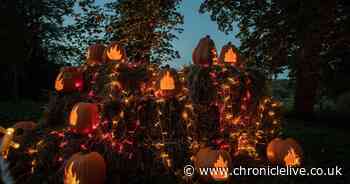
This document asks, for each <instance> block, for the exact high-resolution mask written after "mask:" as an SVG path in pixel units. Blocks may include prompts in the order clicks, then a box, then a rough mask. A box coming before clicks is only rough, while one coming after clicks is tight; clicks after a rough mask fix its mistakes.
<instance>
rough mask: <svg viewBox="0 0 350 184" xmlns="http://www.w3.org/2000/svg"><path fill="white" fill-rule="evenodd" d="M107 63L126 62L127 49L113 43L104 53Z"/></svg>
mask: <svg viewBox="0 0 350 184" xmlns="http://www.w3.org/2000/svg"><path fill="white" fill-rule="evenodd" d="M104 60H105V61H106V62H124V61H125V60H126V52H125V49H124V48H123V47H122V46H121V45H120V44H119V43H118V42H112V43H111V44H109V45H108V47H107V48H106V49H105V52H104Z"/></svg>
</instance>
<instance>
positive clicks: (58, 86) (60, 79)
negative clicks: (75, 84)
mask: <svg viewBox="0 0 350 184" xmlns="http://www.w3.org/2000/svg"><path fill="white" fill-rule="evenodd" d="M55 89H56V90H57V91H62V90H63V73H62V72H61V73H59V74H58V76H57V79H56V81H55Z"/></svg>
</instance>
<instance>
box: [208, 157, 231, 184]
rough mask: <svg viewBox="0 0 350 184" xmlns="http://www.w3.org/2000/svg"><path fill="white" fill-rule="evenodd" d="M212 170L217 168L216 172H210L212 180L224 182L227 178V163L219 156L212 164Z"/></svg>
mask: <svg viewBox="0 0 350 184" xmlns="http://www.w3.org/2000/svg"><path fill="white" fill-rule="evenodd" d="M214 168H217V170H216V172H212V173H211V176H212V177H213V179H214V180H217V181H224V180H227V178H228V174H227V172H228V162H227V161H225V160H224V158H223V157H222V156H221V154H220V155H219V157H218V159H217V160H216V162H215V163H214Z"/></svg>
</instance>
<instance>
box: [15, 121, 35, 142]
mask: <svg viewBox="0 0 350 184" xmlns="http://www.w3.org/2000/svg"><path fill="white" fill-rule="evenodd" d="M13 128H15V136H14V137H13V140H14V141H15V142H21V141H22V135H24V134H26V133H28V132H30V131H33V130H34V129H35V128H36V123H34V122H33V121H20V122H17V123H16V124H14V125H13Z"/></svg>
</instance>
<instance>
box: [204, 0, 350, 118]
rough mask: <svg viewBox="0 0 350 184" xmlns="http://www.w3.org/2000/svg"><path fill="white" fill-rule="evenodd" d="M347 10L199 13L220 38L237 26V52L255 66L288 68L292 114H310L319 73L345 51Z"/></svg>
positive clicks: (276, 0) (254, 0) (265, 6)
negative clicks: (293, 85) (293, 99)
mask: <svg viewBox="0 0 350 184" xmlns="http://www.w3.org/2000/svg"><path fill="white" fill-rule="evenodd" d="M349 10H350V9H349V2H347V1H346V0H336V1H319V0H310V1H302V0H269V1H260V0H237V1H225V0H224V1H223V0H205V1H204V2H203V3H202V5H201V8H200V11H201V12H202V13H204V12H209V13H210V15H211V19H212V20H214V21H216V22H217V23H218V27H219V29H220V30H221V31H224V32H226V33H229V32H231V31H232V28H233V25H234V23H235V22H237V23H238V26H239V28H240V32H239V33H238V35H237V36H238V37H239V38H240V39H241V43H242V45H241V48H240V49H241V51H242V52H243V53H244V54H245V55H247V56H249V57H252V58H255V61H256V63H257V64H258V65H259V66H267V67H268V68H269V69H270V70H271V71H278V70H279V69H280V68H281V67H283V66H288V68H289V69H290V71H291V72H290V74H291V77H292V78H296V82H297V86H296V94H295V97H296V106H295V108H296V109H298V110H300V111H302V112H305V113H309V112H312V109H313V105H314V103H315V96H316V95H317V89H319V84H320V81H321V72H322V71H323V68H327V67H329V65H330V63H331V62H332V61H334V59H336V58H338V59H340V58H342V57H343V56H342V55H343V54H341V53H339V52H337V51H339V50H346V49H345V48H349V43H350V37H349V34H347V32H349V30H350V28H349V25H350V24H349V21H350V19H349V18H350V17H349V15H350V14H349ZM341 60H343V61H344V59H341Z"/></svg>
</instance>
